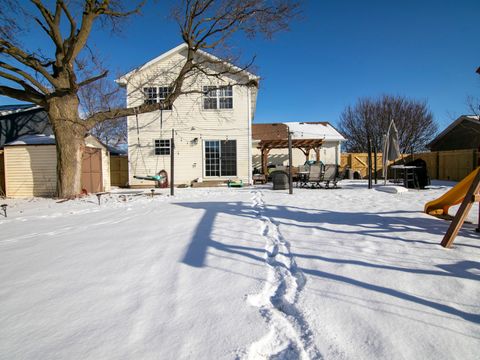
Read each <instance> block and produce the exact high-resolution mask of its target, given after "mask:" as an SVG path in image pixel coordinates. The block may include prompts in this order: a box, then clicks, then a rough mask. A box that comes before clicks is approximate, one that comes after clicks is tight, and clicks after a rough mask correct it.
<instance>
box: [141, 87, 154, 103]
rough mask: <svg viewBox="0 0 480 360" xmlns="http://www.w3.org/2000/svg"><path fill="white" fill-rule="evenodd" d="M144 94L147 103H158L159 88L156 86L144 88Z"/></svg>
mask: <svg viewBox="0 0 480 360" xmlns="http://www.w3.org/2000/svg"><path fill="white" fill-rule="evenodd" d="M143 94H144V95H145V104H156V103H157V88H156V87H146V88H143Z"/></svg>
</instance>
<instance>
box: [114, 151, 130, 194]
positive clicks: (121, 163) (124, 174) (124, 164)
mask: <svg viewBox="0 0 480 360" xmlns="http://www.w3.org/2000/svg"><path fill="white" fill-rule="evenodd" d="M110 184H111V185H112V186H120V187H125V186H127V185H128V157H126V156H110Z"/></svg>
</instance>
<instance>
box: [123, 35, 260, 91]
mask: <svg viewBox="0 0 480 360" xmlns="http://www.w3.org/2000/svg"><path fill="white" fill-rule="evenodd" d="M187 47H188V45H187V44H185V43H183V44H180V45H178V46H176V47H174V48H173V49H170V50H169V51H167V52H165V53H163V54H161V55H159V56H157V57H156V58H154V59H152V60H150V61H148V62H146V63H145V64H143V65H141V66H140V67H138V68H136V69H134V70H132V71H130V72H128V73H126V74H125V75H122V76H120V77H119V78H118V79H116V80H115V82H116V83H117V84H119V85H121V86H125V85H126V84H127V81H128V79H129V78H130V77H131V76H132V75H134V74H135V73H137V72H139V71H142V70H144V69H146V68H148V67H149V66H151V65H153V64H156V63H158V62H160V61H162V60H163V59H166V58H167V57H169V56H170V55H172V54H175V53H178V52H180V51H182V50H184V49H186V48H187ZM197 54H199V55H201V56H204V57H206V58H208V59H210V60H212V61H223V62H224V63H225V64H226V65H229V66H231V68H232V69H233V70H235V71H239V72H242V73H244V74H245V75H247V76H248V77H249V78H250V79H254V80H257V81H258V80H259V79H260V77H259V76H257V75H255V74H252V73H251V72H249V71H247V70H244V69H241V68H239V67H238V66H235V65H233V64H231V63H229V62H228V61H224V60H222V59H220V58H218V57H216V56H214V55H212V54H210V53H208V52H206V51H203V50H197Z"/></svg>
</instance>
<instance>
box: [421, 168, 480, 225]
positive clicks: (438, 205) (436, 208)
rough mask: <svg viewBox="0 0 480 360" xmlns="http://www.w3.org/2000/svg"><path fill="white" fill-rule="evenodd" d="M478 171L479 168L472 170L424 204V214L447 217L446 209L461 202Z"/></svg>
mask: <svg viewBox="0 0 480 360" xmlns="http://www.w3.org/2000/svg"><path fill="white" fill-rule="evenodd" d="M478 171H480V167H478V168H477V169H475V170H473V171H472V172H471V173H470V174H468V176H467V177H465V178H464V179H463V180H462V181H460V182H459V183H458V184H457V185H455V186H454V187H453V188H451V189H450V190H448V191H447V192H446V193H445V194H443V195H442V196H440V197H439V198H438V199H436V200H432V201H430V202H428V203H426V204H425V212H426V213H427V214H430V215H448V209H449V208H450V207H451V206H454V205H458V204H460V203H461V202H462V201H463V199H464V198H465V195H466V194H467V191H468V189H469V188H470V185H471V184H472V181H473V179H474V178H475V175H477V172H478Z"/></svg>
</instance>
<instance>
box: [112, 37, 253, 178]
mask: <svg viewBox="0 0 480 360" xmlns="http://www.w3.org/2000/svg"><path fill="white" fill-rule="evenodd" d="M185 56H186V45H185V44H182V45H180V46H177V47H175V48H174V49H172V50H170V51H168V52H166V53H164V54H162V55H160V56H159V57H157V58H155V59H153V60H151V61H149V62H148V63H146V64H145V65H143V66H141V67H140V68H138V69H135V70H134V71H132V72H130V73H128V74H126V75H124V76H122V77H121V78H120V79H118V80H117V83H118V84H119V85H120V86H123V87H125V88H126V93H127V106H128V107H135V106H139V105H141V104H143V103H144V102H147V103H152V102H153V103H155V102H158V101H159V100H162V99H164V98H165V97H166V96H167V94H168V92H169V91H170V88H169V86H170V84H171V82H172V80H173V79H175V78H176V76H177V74H178V72H179V70H180V68H181V66H182V65H183V64H184V62H185V59H186V57H185ZM205 60H209V61H210V60H213V61H214V62H215V63H216V65H215V66H216V69H214V70H213V71H220V72H221V73H222V75H220V76H207V75H205V74H203V73H199V74H196V75H195V76H191V77H189V78H188V79H187V80H186V81H185V85H184V89H183V90H187V91H191V92H192V93H189V94H184V95H181V96H180V97H179V98H178V99H176V100H175V102H174V104H173V107H172V109H170V110H158V111H154V112H151V113H146V114H139V115H138V116H129V117H128V157H129V184H130V186H133V187H136V186H138V187H142V186H152V185H153V183H152V182H151V181H148V180H138V179H135V178H134V176H146V175H155V174H158V173H159V172H160V171H161V170H164V171H166V172H167V173H168V174H169V178H170V156H171V154H170V151H171V150H170V145H171V144H170V139H171V137H172V130H173V136H174V138H175V150H174V151H175V153H174V161H175V179H174V182H175V184H176V185H178V184H190V183H191V182H192V181H193V180H197V181H204V182H207V181H225V180H228V179H232V180H242V181H244V182H248V183H250V182H251V169H252V166H251V161H252V157H251V148H252V145H251V141H252V138H251V124H252V119H253V116H254V113H255V103H256V97H257V87H255V86H254V87H246V86H232V85H233V84H235V83H239V82H241V83H245V82H248V81H253V82H255V83H258V80H259V78H258V77H257V76H255V75H253V74H251V73H249V72H247V71H244V70H241V69H238V68H236V67H235V66H234V65H232V64H229V63H225V62H222V61H221V60H220V59H218V58H215V57H214V56H212V55H210V54H208V53H206V52H204V51H199V52H198V54H197V57H196V59H195V61H196V62H197V63H198V62H202V63H205ZM228 69H233V70H235V71H234V72H235V73H234V74H229V73H228V71H225V70H228ZM169 181H170V179H169Z"/></svg>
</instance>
